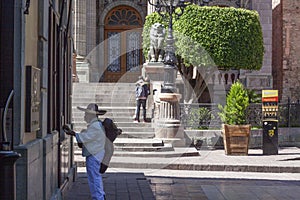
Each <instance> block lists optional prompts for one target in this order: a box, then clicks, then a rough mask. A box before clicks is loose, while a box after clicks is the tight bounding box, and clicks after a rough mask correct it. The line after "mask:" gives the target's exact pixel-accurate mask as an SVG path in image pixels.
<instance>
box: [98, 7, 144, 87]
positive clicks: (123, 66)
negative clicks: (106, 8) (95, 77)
mask: <svg viewBox="0 0 300 200" xmlns="http://www.w3.org/2000/svg"><path fill="white" fill-rule="evenodd" d="M141 27H142V20H141V16H140V15H139V13H138V12H137V11H136V10H135V9H134V8H132V7H129V6H118V7H115V8H114V9H113V10H111V11H110V12H109V13H108V15H107V17H106V19H105V27H104V36H105V56H104V58H105V59H104V63H105V67H106V70H105V72H104V76H103V81H104V82H118V81H122V82H133V81H136V80H137V77H138V76H139V75H140V74H141V66H142V64H143V61H144V59H143V54H142V48H141V46H142V45H141V44H142V38H141V34H142V29H141Z"/></svg>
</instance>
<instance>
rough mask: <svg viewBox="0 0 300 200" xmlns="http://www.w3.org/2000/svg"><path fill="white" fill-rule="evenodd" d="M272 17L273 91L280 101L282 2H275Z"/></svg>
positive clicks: (278, 0)
mask: <svg viewBox="0 0 300 200" xmlns="http://www.w3.org/2000/svg"><path fill="white" fill-rule="evenodd" d="M272 9H273V16H272V26H273V34H272V75H273V89H275V90H278V92H279V94H278V95H279V99H280V100H281V99H282V80H283V79H282V77H283V76H282V74H283V70H282V53H283V49H282V4H281V3H280V0H273V6H272Z"/></svg>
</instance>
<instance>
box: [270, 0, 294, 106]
mask: <svg viewBox="0 0 300 200" xmlns="http://www.w3.org/2000/svg"><path fill="white" fill-rule="evenodd" d="M277 7H281V8H280V9H282V20H281V18H279V19H278V20H279V21H281V22H282V26H281V28H282V29H281V30H280V31H281V34H280V33H279V35H278V36H275V37H274V40H275V39H276V38H281V42H282V45H281V46H282V64H281V68H279V69H280V70H281V72H282V74H281V76H282V84H281V85H280V89H281V90H282V100H283V101H287V99H288V98H289V99H290V100H291V102H296V101H298V100H300V78H299V77H300V56H299V55H300V33H299V30H300V1H297V0H289V1H283V0H281V1H279V4H278V5H277ZM275 9H276V7H275ZM276 20H277V19H276ZM279 66H280V65H279ZM278 76H280V74H278Z"/></svg>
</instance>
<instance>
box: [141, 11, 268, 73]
mask: <svg viewBox="0 0 300 200" xmlns="http://www.w3.org/2000/svg"><path fill="white" fill-rule="evenodd" d="M155 22H161V23H162V24H164V25H165V27H166V28H167V26H166V25H167V22H166V21H164V20H163V19H162V18H161V17H160V16H159V15H158V14H157V13H152V14H150V15H148V16H147V18H146V22H145V25H144V31H143V50H144V55H145V56H147V54H148V49H149V41H150V40H149V32H150V28H151V25H152V24H154V23H155ZM173 28H174V33H176V34H175V36H176V37H175V40H176V42H175V45H176V49H177V50H176V54H177V55H178V56H180V57H181V58H183V60H184V62H185V64H186V66H189V65H190V64H191V65H193V66H197V65H206V66H211V65H212V64H214V63H215V65H217V66H218V67H220V68H223V69H255V70H258V69H260V68H261V66H262V62H263V53H264V46H263V36H262V29H261V25H260V22H259V15H258V13H257V12H256V11H252V10H246V9H240V8H239V9H237V8H231V7H230V8H229V7H228V8H220V7H206V6H204V7H201V6H197V5H190V6H187V7H186V8H185V11H184V13H183V15H182V16H181V17H179V19H175V18H174V26H173ZM206 52H207V53H206ZM213 62H214V63H213Z"/></svg>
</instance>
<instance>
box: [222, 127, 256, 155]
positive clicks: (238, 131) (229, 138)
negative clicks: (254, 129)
mask: <svg viewBox="0 0 300 200" xmlns="http://www.w3.org/2000/svg"><path fill="white" fill-rule="evenodd" d="M250 128H251V125H228V124H223V129H222V133H223V142H224V148H225V154H226V155H248V147H249V138H250Z"/></svg>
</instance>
